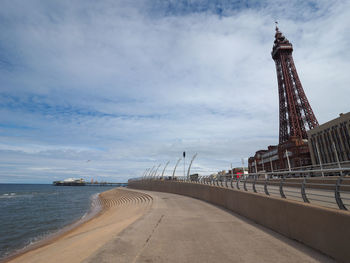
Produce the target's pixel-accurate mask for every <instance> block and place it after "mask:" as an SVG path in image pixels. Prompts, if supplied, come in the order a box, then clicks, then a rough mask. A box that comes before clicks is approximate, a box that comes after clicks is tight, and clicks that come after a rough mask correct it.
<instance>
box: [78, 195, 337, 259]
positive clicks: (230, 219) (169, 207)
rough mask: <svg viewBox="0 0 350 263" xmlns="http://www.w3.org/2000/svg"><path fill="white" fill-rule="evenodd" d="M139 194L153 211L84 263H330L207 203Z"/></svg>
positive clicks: (283, 238)
mask: <svg viewBox="0 0 350 263" xmlns="http://www.w3.org/2000/svg"><path fill="white" fill-rule="evenodd" d="M131 191H135V190H131ZM140 192H142V193H146V194H148V195H150V196H151V197H152V198H153V203H152V207H151V209H150V210H149V211H148V212H147V213H146V214H145V215H144V216H142V217H140V218H139V219H138V220H137V221H135V222H134V223H133V224H131V225H129V226H128V227H127V228H126V229H124V230H123V231H122V232H120V233H119V234H117V235H116V236H115V237H114V238H113V239H111V240H110V241H109V242H107V243H106V244H104V245H103V246H102V247H100V248H99V249H98V250H97V251H95V253H94V254H92V255H90V256H89V257H88V258H86V259H85V260H84V262H334V261H333V260H332V259H330V258H329V257H327V256H325V255H323V254H321V253H319V252H317V251H315V250H313V249H311V248H309V247H307V246H304V245H302V244H301V243H299V242H296V241H293V240H290V239H288V238H286V237H284V236H282V235H280V234H277V233H276V232H273V231H271V230H269V229H267V228H265V227H262V226H260V225H257V224H255V223H253V222H252V221H250V220H248V219H246V218H243V217H241V216H239V215H237V214H234V213H232V212H230V211H228V210H225V209H223V208H220V207H218V206H215V205H212V204H209V203H207V202H204V201H201V200H198V199H193V198H190V197H186V196H182V195H176V194H170V193H160V192H154V191H144V190H142V191H140Z"/></svg>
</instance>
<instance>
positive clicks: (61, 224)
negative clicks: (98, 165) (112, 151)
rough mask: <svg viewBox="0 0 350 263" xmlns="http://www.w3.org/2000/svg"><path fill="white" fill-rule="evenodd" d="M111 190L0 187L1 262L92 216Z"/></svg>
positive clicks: (97, 187) (78, 187)
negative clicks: (99, 198) (101, 200)
mask: <svg viewBox="0 0 350 263" xmlns="http://www.w3.org/2000/svg"><path fill="white" fill-rule="evenodd" d="M112 188H115V186H111V187H109V186H54V185H46V184H0V260H1V259H4V258H6V257H8V256H10V255H12V254H14V253H17V252H20V251H22V250H23V249H25V248H28V247H29V246H31V245H33V244H35V243H37V242H38V241H41V240H43V239H45V238H48V237H50V236H53V235H55V234H57V233H59V232H60V231H62V229H64V228H65V227H69V226H72V225H74V224H79V222H82V221H84V220H86V219H87V218H89V217H92V216H93V215H94V214H96V213H98V211H99V210H100V207H99V205H98V204H99V202H98V194H99V193H101V192H104V191H107V190H109V189H112Z"/></svg>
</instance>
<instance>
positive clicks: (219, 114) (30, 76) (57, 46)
mask: <svg viewBox="0 0 350 263" xmlns="http://www.w3.org/2000/svg"><path fill="white" fill-rule="evenodd" d="M0 7H1V8H0V83H1V87H0V118H1V119H0V160H1V161H0V183H6V182H13V183H16V182H25V183H29V182H33V183H50V182H51V181H53V180H57V179H64V178H66V177H83V178H85V179H87V180H90V179H91V178H94V179H95V180H107V181H117V182H122V181H126V180H127V179H128V178H130V177H135V176H139V175H141V174H142V173H143V171H144V170H145V169H146V168H149V167H152V166H153V165H157V164H159V163H161V164H162V165H164V164H165V163H166V162H167V161H168V160H170V163H169V166H168V167H169V169H167V171H166V173H171V170H172V168H173V166H174V165H175V162H176V160H177V159H178V158H179V157H181V154H182V151H184V150H185V151H187V152H188V156H191V155H193V154H194V153H196V152H197V153H198V157H197V159H196V161H195V163H194V167H193V170H194V171H196V172H199V173H200V174H203V175H205V174H210V173H212V172H215V171H218V170H222V169H226V170H227V169H228V168H229V167H230V163H233V165H234V166H240V165H241V158H245V160H246V159H247V157H249V156H250V155H252V154H254V152H255V151H256V150H258V149H260V148H266V146H267V145H271V144H277V142H278V93H277V81H276V74H275V66H274V62H273V60H272V59H271V54H270V52H271V49H272V44H273V40H274V21H275V20H278V21H279V27H280V29H281V31H282V32H283V33H284V34H285V35H286V37H287V38H288V39H289V40H290V41H291V42H292V44H293V46H294V53H293V56H294V60H295V64H296V67H297V70H298V73H299V77H300V79H301V81H302V84H303V87H304V90H305V92H306V95H307V96H308V98H309V101H310V103H311V106H312V108H313V110H314V112H315V115H316V117H317V118H318V120H319V122H320V123H324V122H326V121H328V120H330V119H333V118H335V117H337V116H338V114H339V113H341V112H349V104H348V98H349V97H350V91H349V88H348V83H349V82H350V76H349V74H348V71H349V68H350V65H349V64H350V62H349V61H350V52H349V46H350V37H349V32H350V30H349V29H350V28H349V27H350V21H349V20H350V6H349V2H348V1H335V0H334V1H208V0H192V1H189V0H188V1H185V0H182V1H175V0H168V1H161V0H153V1H151V0H144V1H141V0H140V1H109V0H108V1H107V0H105V1H82V0H81V1H73V2H72V1H64V0H60V1H38V0H37V1H34V0H29V1H16V0H11V1H7V0H3V1H1V3H0ZM88 160H91V161H88ZM160 169H162V167H161V168H160ZM178 175H181V171H180V170H179V174H178Z"/></svg>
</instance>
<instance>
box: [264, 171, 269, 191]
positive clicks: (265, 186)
mask: <svg viewBox="0 0 350 263" xmlns="http://www.w3.org/2000/svg"><path fill="white" fill-rule="evenodd" d="M268 181H269V176H267V178H266V180H265V184H264V191H265V194H266V195H270V193H269V191H268V190H267V183H268Z"/></svg>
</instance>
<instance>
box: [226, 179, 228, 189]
mask: <svg viewBox="0 0 350 263" xmlns="http://www.w3.org/2000/svg"><path fill="white" fill-rule="evenodd" d="M225 186H226V188H228V185H227V178H225Z"/></svg>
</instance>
